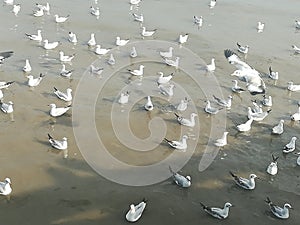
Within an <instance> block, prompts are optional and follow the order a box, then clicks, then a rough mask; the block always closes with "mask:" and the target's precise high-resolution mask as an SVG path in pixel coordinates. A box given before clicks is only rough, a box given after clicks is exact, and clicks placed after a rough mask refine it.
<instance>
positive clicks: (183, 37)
mask: <svg viewBox="0 0 300 225" xmlns="http://www.w3.org/2000/svg"><path fill="white" fill-rule="evenodd" d="M4 3H5V4H6V5H12V6H13V8H12V12H13V13H14V14H15V15H16V16H17V15H18V13H19V12H20V10H21V5H20V4H14V0H4ZM140 3H141V0H130V4H131V6H136V5H139V4H140ZM216 3H217V1H216V0H211V1H210V3H209V8H211V9H213V8H214V7H215V6H216ZM90 13H91V14H92V15H94V16H96V17H97V18H99V16H100V10H99V7H96V8H94V7H93V6H91V7H90ZM44 14H48V15H50V5H49V3H46V4H45V5H42V4H36V9H35V11H34V12H33V16H34V17H41V16H43V15H44ZM132 16H133V19H134V20H135V21H137V22H139V23H140V24H141V28H142V29H141V36H142V38H143V39H144V38H147V37H151V36H153V35H154V34H155V33H156V32H157V29H154V30H147V29H146V27H145V26H143V22H144V16H143V14H137V13H132ZM69 17H70V16H69V15H66V16H59V15H57V14H56V15H55V16H54V18H55V22H56V23H64V22H66V21H67V20H68V19H69ZM193 19H194V23H195V24H196V25H197V26H198V27H199V28H200V27H201V26H202V24H203V17H202V16H194V17H193ZM264 26H265V24H264V23H262V22H258V24H257V31H258V32H259V33H261V32H263V30H264ZM296 28H300V22H299V21H296ZM26 37H27V38H28V39H30V40H33V41H37V42H40V43H42V47H43V48H44V49H46V50H54V49H56V48H57V47H58V46H59V45H61V43H60V42H59V41H55V42H49V41H48V40H47V39H44V38H43V37H42V31H41V30H37V33H36V34H26ZM188 38H189V34H188V33H186V34H180V35H179V38H178V43H179V44H180V45H182V44H184V43H186V42H187V41H188ZM68 41H69V42H71V43H74V44H76V43H77V36H76V34H75V33H73V32H69V34H68ZM129 41H130V40H129V39H121V38H120V37H116V42H115V44H116V46H125V45H126V44H127V43H128V42H129ZM87 45H88V46H89V47H94V53H95V54H97V55H106V54H108V53H109V52H110V51H111V48H104V47H103V46H101V45H100V44H98V43H97V42H96V38H95V34H94V33H91V36H90V40H88V41H87ZM292 48H293V49H294V51H295V53H300V49H299V48H298V47H297V46H295V45H293V46H292ZM173 50H174V49H173V47H170V48H169V49H166V51H161V52H159V54H160V56H161V57H162V61H163V63H165V64H166V65H169V66H172V67H174V68H175V69H178V68H179V65H180V57H178V56H177V57H175V58H173ZM237 51H238V53H235V52H234V51H233V50H230V49H226V50H225V51H224V56H225V58H226V59H227V60H228V63H230V64H232V65H233V66H235V68H236V70H235V71H234V72H233V73H232V74H231V75H232V76H236V77H237V78H238V79H239V80H241V81H244V82H246V86H247V90H246V89H244V88H241V87H240V86H238V81H237V80H233V83H234V84H233V86H232V88H231V90H232V92H233V93H236V94H240V93H243V92H245V91H248V92H249V93H250V94H251V95H258V94H261V95H263V99H262V100H261V101H260V102H258V101H253V102H252V104H253V106H252V107H248V112H247V118H248V120H247V121H246V122H245V123H243V124H239V125H237V126H236V129H237V130H238V131H239V132H247V131H249V130H251V125H252V123H253V122H254V121H263V120H264V119H265V118H266V117H267V116H268V115H269V113H270V112H271V107H272V104H273V103H272V96H267V95H266V90H267V88H266V85H265V82H264V80H263V79H262V74H261V73H260V72H258V71H257V70H256V69H255V68H253V67H252V66H250V65H249V64H247V63H246V62H245V61H243V60H242V59H241V57H240V56H239V55H238V54H244V55H246V54H248V51H249V46H248V45H241V44H240V43H237ZM58 54H59V60H60V62H61V63H62V70H61V72H60V75H61V76H63V77H70V76H71V75H72V72H73V70H67V69H66V66H65V65H64V64H63V63H65V62H71V61H72V59H73V58H74V57H75V56H76V54H73V55H65V53H64V52H63V51H59V52H58ZM12 55H13V51H7V52H1V53H0V64H2V63H4V61H5V60H6V59H7V58H9V57H11V56H12ZM129 56H130V57H131V58H135V57H137V56H138V53H137V50H136V48H135V47H133V48H132V50H131V52H130V54H129ZM107 63H108V64H109V65H114V64H115V63H116V60H115V57H114V56H113V54H110V56H109V59H108V60H107ZM144 68H145V66H144V65H139V67H138V68H136V69H128V71H127V72H128V73H129V74H130V75H132V76H137V77H142V76H143V75H144ZM205 69H206V71H207V72H208V73H213V72H214V71H215V70H216V64H215V59H214V58H212V59H211V63H210V64H208V65H207V66H206V67H205ZM31 70H32V68H31V65H30V62H29V60H28V59H26V60H25V66H24V67H23V71H24V73H25V74H28V75H27V76H26V77H27V79H28V83H27V84H28V86H29V87H36V86H38V85H39V84H40V83H41V82H42V80H43V78H44V76H45V75H44V74H42V73H40V75H39V76H38V77H34V76H32V75H31V74H30V72H31ZM90 72H91V73H93V74H98V75H100V74H101V73H102V72H103V68H100V67H96V66H94V65H91V67H90ZM174 76H175V74H174V73H172V74H169V75H168V76H165V75H164V73H163V72H158V77H157V81H156V82H157V84H158V89H159V91H160V92H161V93H162V94H163V95H166V96H169V97H172V96H173V95H174V87H175V85H174V84H173V83H171V80H172V79H173V78H174ZM268 76H269V78H270V79H273V80H277V79H279V74H278V72H276V71H273V70H272V68H271V67H269V74H268ZM13 83H14V81H8V82H7V81H3V82H0V99H1V105H0V108H1V110H2V111H3V112H4V113H12V112H13V102H12V101H8V102H4V101H3V100H2V99H3V98H4V95H3V92H2V90H3V89H7V88H9V86H10V85H12V84H13ZM287 90H289V91H300V85H295V84H294V83H293V82H292V81H290V82H289V83H288V86H287ZM53 93H54V94H55V96H57V97H58V98H59V99H61V100H62V101H64V102H67V103H70V104H69V105H68V106H66V107H57V106H56V104H54V103H51V104H49V107H50V111H49V114H50V116H52V117H59V116H63V115H64V114H65V113H66V112H68V111H69V110H70V109H71V102H72V89H71V88H68V89H67V90H66V92H63V91H61V90H58V89H57V88H56V87H54V90H53ZM129 97H130V93H129V92H128V91H126V92H123V93H121V95H120V96H119V99H118V103H120V104H127V103H128V101H129ZM232 99H233V98H232V95H229V96H228V98H227V99H222V98H220V97H218V96H213V100H212V101H210V100H208V99H207V100H206V106H205V107H204V111H205V112H206V113H207V114H210V115H215V114H217V113H219V111H220V110H223V109H230V108H231V106H232ZM189 101H190V100H189V99H187V98H183V99H182V100H181V101H180V103H179V104H178V105H176V106H175V109H176V112H175V113H174V114H175V119H176V120H177V122H178V123H179V124H180V125H182V126H187V127H190V128H193V127H195V125H196V120H195V118H196V117H197V116H198V115H197V113H191V114H190V117H189V118H185V117H183V116H182V115H180V114H179V113H181V112H184V111H185V110H186V109H187V108H188V103H189ZM212 103H215V104H217V105H218V106H217V107H214V106H213V104H212ZM263 106H264V107H267V110H266V111H264V110H263ZM154 107H155V106H154V104H153V102H152V100H151V96H147V100H146V103H145V105H144V108H145V110H147V111H152V110H153V109H154ZM290 118H291V120H293V121H300V102H299V103H298V110H297V111H296V112H295V113H294V114H292V115H291V116H290ZM270 132H271V133H272V134H274V135H281V134H282V133H283V132H284V120H282V119H281V120H280V121H279V123H278V125H276V126H274V127H273V128H272V130H271V131H270ZM228 134H229V132H228V131H225V132H224V133H223V135H222V137H221V138H220V139H217V140H215V143H214V144H215V146H216V147H219V148H222V147H224V146H226V145H227V136H228ZM67 140H68V139H67V138H66V137H63V138H62V140H56V139H55V138H54V137H52V136H51V135H50V134H48V141H49V144H50V145H51V146H52V147H53V148H55V149H58V150H66V149H67V148H68V142H67ZM296 140H297V137H295V136H293V137H291V141H290V142H289V143H287V144H286V145H285V146H283V148H282V151H283V153H285V154H288V153H291V152H293V151H294V150H295V149H296ZM164 141H165V142H166V143H167V144H168V145H169V146H170V147H171V148H173V149H175V150H186V149H187V148H188V143H187V141H188V135H183V136H182V137H181V139H180V140H169V139H167V138H165V139H164ZM297 154H299V153H297ZM278 158H279V157H278V156H275V155H273V154H272V161H271V162H270V164H269V165H268V166H267V168H266V172H267V173H268V174H270V175H273V176H274V175H276V174H277V172H278V167H277V160H278ZM296 163H297V164H298V165H300V156H298V158H297V161H296ZM169 170H170V173H171V174H172V178H173V180H174V182H175V183H176V184H177V185H178V186H180V187H182V188H188V187H190V186H191V185H192V183H191V177H190V176H184V175H181V174H179V173H178V172H175V171H173V169H172V168H171V166H170V167H169ZM230 175H231V176H232V178H233V181H234V182H235V183H236V185H238V186H239V187H240V188H242V189H245V190H253V189H255V178H257V175H255V174H250V175H249V178H243V177H239V176H238V175H236V174H234V173H233V172H231V171H230ZM10 185H11V180H10V178H5V180H4V181H3V182H0V194H1V195H10V194H11V192H12V188H11V186H10ZM146 202H147V200H146V199H143V200H142V201H141V202H140V203H139V204H137V205H134V204H131V205H130V209H129V211H128V212H127V214H126V219H127V220H128V221H129V222H135V221H137V220H138V219H140V218H141V216H142V213H143V212H144V210H145V208H146ZM266 203H267V204H268V205H269V207H270V210H271V212H272V213H273V214H274V215H275V216H276V217H277V218H281V219H287V218H289V209H291V208H292V206H291V205H290V204H289V203H285V204H284V206H283V207H280V206H277V205H275V204H274V203H273V202H272V201H271V200H270V198H269V197H267V198H266ZM200 204H201V206H202V207H203V209H204V211H205V212H207V213H208V214H210V215H211V216H213V217H215V218H218V219H225V218H227V217H228V216H229V209H230V207H232V206H233V204H231V203H230V202H226V203H225V204H224V207H223V208H217V207H210V206H207V205H205V204H204V203H202V202H201V203H200Z"/></svg>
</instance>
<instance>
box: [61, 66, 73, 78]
mask: <svg viewBox="0 0 300 225" xmlns="http://www.w3.org/2000/svg"><path fill="white" fill-rule="evenodd" d="M73 71H74V70H67V69H66V65H65V64H62V68H61V70H60V73H59V75H61V76H62V77H71V75H72V73H73Z"/></svg>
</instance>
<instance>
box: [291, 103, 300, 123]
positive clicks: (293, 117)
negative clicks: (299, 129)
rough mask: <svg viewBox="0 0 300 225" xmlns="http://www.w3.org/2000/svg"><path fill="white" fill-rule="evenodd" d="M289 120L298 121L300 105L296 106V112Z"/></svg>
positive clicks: (299, 118) (299, 119)
mask: <svg viewBox="0 0 300 225" xmlns="http://www.w3.org/2000/svg"><path fill="white" fill-rule="evenodd" d="M291 120H294V121H300V104H298V111H297V112H295V113H294V114H293V115H291Z"/></svg>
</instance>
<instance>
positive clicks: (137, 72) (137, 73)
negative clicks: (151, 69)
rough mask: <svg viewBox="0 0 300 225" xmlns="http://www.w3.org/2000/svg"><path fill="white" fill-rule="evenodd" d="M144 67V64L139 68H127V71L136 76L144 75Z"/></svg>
mask: <svg viewBox="0 0 300 225" xmlns="http://www.w3.org/2000/svg"><path fill="white" fill-rule="evenodd" d="M144 68H145V66H144V65H140V67H139V69H136V70H130V69H127V71H128V72H129V73H131V74H132V75H134V76H143V74H144Z"/></svg>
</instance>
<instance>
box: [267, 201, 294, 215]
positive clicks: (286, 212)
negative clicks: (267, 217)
mask: <svg viewBox="0 0 300 225" xmlns="http://www.w3.org/2000/svg"><path fill="white" fill-rule="evenodd" d="M266 203H268V205H269V206H270V209H271V212H272V213H273V214H274V215H275V216H276V217H277V218H279V219H288V218H289V208H290V209H292V206H291V205H290V204H288V203H285V204H284V205H283V208H281V207H279V206H277V205H275V204H273V202H272V201H271V200H270V198H269V197H267V199H266Z"/></svg>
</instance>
